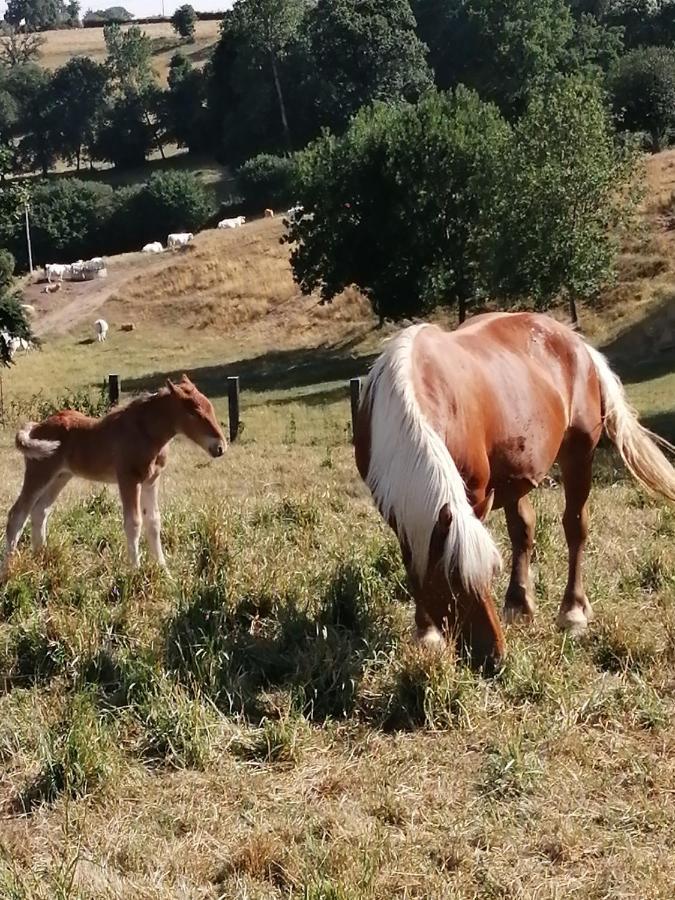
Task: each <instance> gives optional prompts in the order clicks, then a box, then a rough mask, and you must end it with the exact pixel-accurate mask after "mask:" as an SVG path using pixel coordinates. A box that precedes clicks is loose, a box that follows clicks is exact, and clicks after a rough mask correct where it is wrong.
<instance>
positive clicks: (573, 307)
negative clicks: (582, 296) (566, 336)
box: [569, 294, 579, 331]
mask: <svg viewBox="0 0 675 900" xmlns="http://www.w3.org/2000/svg"><path fill="white" fill-rule="evenodd" d="M569 305H570V319H571V320H572V327H573V328H574V330H575V331H577V330H578V329H579V313H578V312H577V301H576V300H575V299H574V297H573V296H572V295H571V294H570V297H569Z"/></svg>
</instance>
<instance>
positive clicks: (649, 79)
mask: <svg viewBox="0 0 675 900" xmlns="http://www.w3.org/2000/svg"><path fill="white" fill-rule="evenodd" d="M610 89H611V93H612V100H613V105H614V110H615V113H616V114H617V116H618V117H619V119H620V120H621V121H622V122H623V124H624V125H625V127H626V128H627V129H628V130H629V131H643V132H647V134H648V135H649V138H650V142H651V147H652V150H653V151H654V152H657V151H658V150H662V149H663V147H664V146H665V145H666V144H667V142H668V137H669V132H670V130H671V128H672V127H673V125H674V124H675V51H673V50H671V49H670V48H668V47H640V48H639V49H638V50H633V51H631V52H630V53H627V54H626V55H625V56H624V57H622V59H621V60H620V61H619V63H618V65H617V66H616V67H615V69H614V71H613V72H612V74H611V76H610Z"/></svg>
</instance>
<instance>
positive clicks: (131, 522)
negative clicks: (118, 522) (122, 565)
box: [124, 513, 141, 569]
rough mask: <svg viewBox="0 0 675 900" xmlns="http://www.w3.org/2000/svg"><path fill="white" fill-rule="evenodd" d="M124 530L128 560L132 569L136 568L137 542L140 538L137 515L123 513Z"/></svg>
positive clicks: (137, 558)
mask: <svg viewBox="0 0 675 900" xmlns="http://www.w3.org/2000/svg"><path fill="white" fill-rule="evenodd" d="M124 532H125V534H126V536H127V550H128V552H129V562H130V563H131V567H132V569H137V568H138V562H139V554H138V544H139V541H140V539H141V523H140V520H139V518H138V516H137V515H135V514H134V513H130V514H125V516H124Z"/></svg>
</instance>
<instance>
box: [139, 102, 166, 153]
mask: <svg viewBox="0 0 675 900" xmlns="http://www.w3.org/2000/svg"><path fill="white" fill-rule="evenodd" d="M144 115H145V121H146V122H147V123H148V128H149V129H150V130H151V131H152V133H153V135H154V138H155V143H156V144H157V149H158V150H159V153H160V156H161V157H162V159H166V156H165V155H164V145H163V144H162V139H161V138H160V136H159V129H157V128H155V126H154V125H153V124H152V120H151V119H150V113H149V112H148V111H147V109H146V110H144Z"/></svg>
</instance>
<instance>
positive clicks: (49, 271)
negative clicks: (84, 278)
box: [45, 263, 70, 284]
mask: <svg viewBox="0 0 675 900" xmlns="http://www.w3.org/2000/svg"><path fill="white" fill-rule="evenodd" d="M69 269H70V266H67V265H64V264H62V263H47V265H46V266H45V276H46V278H47V281H48V282H49V283H50V284H51V283H52V281H53V280H54V279H55V278H57V279H58V280H59V281H63V279H64V277H65V276H66V275H67V274H68V271H69Z"/></svg>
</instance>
